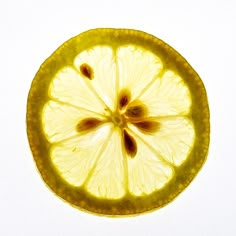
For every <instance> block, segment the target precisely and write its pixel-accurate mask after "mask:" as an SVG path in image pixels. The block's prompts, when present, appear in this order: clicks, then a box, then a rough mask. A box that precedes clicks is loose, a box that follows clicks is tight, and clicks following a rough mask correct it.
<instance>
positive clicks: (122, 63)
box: [117, 45, 163, 98]
mask: <svg viewBox="0 0 236 236" xmlns="http://www.w3.org/2000/svg"><path fill="white" fill-rule="evenodd" d="M117 60H118V69H119V78H120V81H119V83H120V85H119V86H120V88H132V90H131V91H132V97H133V98H136V97H137V96H138V95H139V94H140V93H141V91H142V90H143V88H144V87H145V86H146V85H147V84H148V83H150V81H152V80H153V79H154V78H155V77H156V76H157V75H158V74H160V72H161V71H162V69H163V66H162V62H161V60H160V59H159V58H158V57H157V56H155V55H154V54H152V53H151V52H150V51H147V50H145V49H142V48H140V47H135V46H131V45H130V46H123V47H120V48H119V49H118V50H117Z"/></svg>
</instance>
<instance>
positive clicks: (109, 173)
mask: <svg viewBox="0 0 236 236" xmlns="http://www.w3.org/2000/svg"><path fill="white" fill-rule="evenodd" d="M121 149H122V146H121V134H120V131H119V130H114V131H113V134H112V136H111V138H110V139H109V140H107V141H106V147H105V148H104V149H103V152H102V154H101V157H100V158H99V160H98V162H97V165H96V167H95V169H94V170H93V171H91V172H90V179H88V180H87V181H88V184H87V190H88V191H89V192H90V193H91V194H92V195H95V196H97V197H99V198H109V199H119V198H121V197H122V196H124V194H125V191H126V189H125V186H126V185H127V183H126V181H127V180H126V178H125V166H124V165H123V162H124V158H125V157H124V156H123V154H122V150H121ZM126 174H127V173H126Z"/></svg>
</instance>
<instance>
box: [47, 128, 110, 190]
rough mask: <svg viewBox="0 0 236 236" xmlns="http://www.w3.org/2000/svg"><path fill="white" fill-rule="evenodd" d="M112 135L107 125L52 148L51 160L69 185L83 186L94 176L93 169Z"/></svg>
mask: <svg viewBox="0 0 236 236" xmlns="http://www.w3.org/2000/svg"><path fill="white" fill-rule="evenodd" d="M110 133H111V127H110V126H109V125H106V126H103V127H100V128H98V129H97V130H95V131H93V132H90V133H88V134H85V135H83V136H79V135H77V136H75V137H71V138H70V139H68V140H65V141H62V142H60V143H56V144H54V145H53V146H52V147H51V149H50V156H51V160H52V162H53V164H54V166H55V167H56V168H57V170H58V172H59V173H60V175H61V176H62V177H63V179H64V180H65V181H66V182H67V183H69V184H70V185H72V186H81V185H83V184H84V183H85V181H86V179H87V178H88V176H89V174H93V172H94V171H93V168H94V166H95V165H96V163H97V161H98V159H99V158H100V155H101V153H103V151H104V150H103V148H104V146H106V144H107V142H108V140H109V137H110ZM91 146H92V148H91ZM97 184H98V183H97Z"/></svg>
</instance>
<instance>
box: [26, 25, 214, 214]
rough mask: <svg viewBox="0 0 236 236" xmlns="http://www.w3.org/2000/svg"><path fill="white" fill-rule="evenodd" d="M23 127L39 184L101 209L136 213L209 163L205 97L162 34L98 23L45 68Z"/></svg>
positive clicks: (156, 204)
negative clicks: (162, 38) (156, 35)
mask: <svg viewBox="0 0 236 236" xmlns="http://www.w3.org/2000/svg"><path fill="white" fill-rule="evenodd" d="M27 133H28V139H29V143H30V147H31V150H32V153H33V156H34V159H35V162H36V165H37V167H38V169H39V172H40V174H41V175H42V178H43V180H44V181H45V182H46V184H47V185H48V186H49V187H50V188H51V189H52V190H53V191H54V192H55V193H56V194H57V195H58V196H60V197H61V198H62V199H64V200H65V201H67V202H68V203H70V204H71V205H72V206H74V207H78V208H79V209H83V210H85V211H89V212H93V213H97V214H102V215H113V216H114V215H135V214H140V213H144V212H147V211H151V210H154V209H157V208H160V207H163V206H164V205H166V204H167V203H169V202H171V201H172V200H173V199H174V198H175V197H176V196H177V195H178V194H179V193H180V192H182V191H183V190H184V189H185V188H186V187H187V186H188V185H189V183H190V182H191V181H192V180H193V178H194V177H195V175H196V174H197V173H198V171H199V170H200V168H201V167H202V165H203V163H204V162H205V159H206V156H207V152H208V146H209V133H210V132H209V108H208V101H207V95H206V91H205V88H204V85H203V83H202V81H201V79H200V78H199V76H198V74H197V73H196V72H195V71H194V70H193V68H192V67H191V66H190V65H189V64H188V62H187V61H186V60H185V59H184V58H183V57H182V56H181V55H180V54H178V53H177V52H176V51H175V50H174V49H173V48H171V47H170V46H169V45H167V44H166V43H164V42H163V41H161V40H160V39H158V38H156V37H154V36H152V35H149V34H147V33H144V32H141V31H136V30H129V29H94V30H90V31H87V32H84V33H82V34H80V35H78V36H76V37H74V38H72V39H70V40H69V41H67V42H65V43H64V44H63V45H62V46H60V47H59V48H58V49H57V50H56V51H55V52H54V53H53V54H52V55H51V56H50V57H49V58H48V59H47V60H46V61H45V62H44V63H43V64H42V66H41V67H40V69H39V71H38V72H37V74H36V76H35V78H34V80H33V82H32V85H31V89H30V92H29V96H28V104H27Z"/></svg>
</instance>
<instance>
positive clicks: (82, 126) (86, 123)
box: [76, 118, 103, 132]
mask: <svg viewBox="0 0 236 236" xmlns="http://www.w3.org/2000/svg"><path fill="white" fill-rule="evenodd" d="M102 123H103V121H101V120H98V119H96V118H85V119H83V120H81V121H80V122H79V123H78V124H77V126H76V130H77V131H78V132H86V131H91V130H94V129H95V128H97V127H98V126H99V125H101V124H102Z"/></svg>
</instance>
